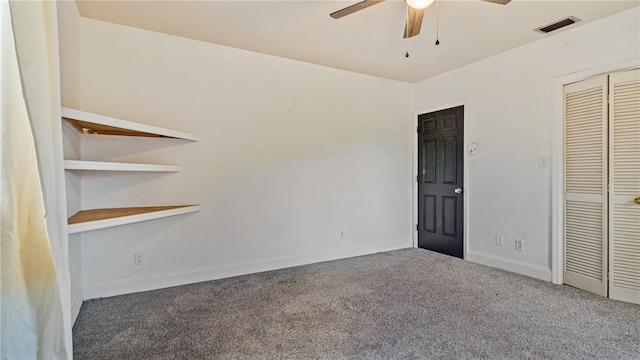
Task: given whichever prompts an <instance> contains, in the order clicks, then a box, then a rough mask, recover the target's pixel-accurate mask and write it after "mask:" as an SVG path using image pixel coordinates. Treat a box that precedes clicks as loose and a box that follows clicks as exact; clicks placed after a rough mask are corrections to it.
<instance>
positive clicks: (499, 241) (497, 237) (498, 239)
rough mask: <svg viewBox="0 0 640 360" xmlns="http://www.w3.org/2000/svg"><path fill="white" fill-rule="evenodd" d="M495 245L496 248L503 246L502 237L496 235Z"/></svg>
mask: <svg viewBox="0 0 640 360" xmlns="http://www.w3.org/2000/svg"><path fill="white" fill-rule="evenodd" d="M496 245H498V246H502V245H504V236H502V235H496Z"/></svg>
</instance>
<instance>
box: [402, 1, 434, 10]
mask: <svg viewBox="0 0 640 360" xmlns="http://www.w3.org/2000/svg"><path fill="white" fill-rule="evenodd" d="M404 1H405V2H406V3H407V5H409V6H411V7H412V8H414V9H424V8H426V7H427V6H429V5H431V4H432V3H433V2H434V1H435V0H404Z"/></svg>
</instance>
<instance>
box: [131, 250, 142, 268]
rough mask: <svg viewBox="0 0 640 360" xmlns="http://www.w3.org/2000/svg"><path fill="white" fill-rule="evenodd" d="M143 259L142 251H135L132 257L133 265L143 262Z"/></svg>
mask: <svg viewBox="0 0 640 360" xmlns="http://www.w3.org/2000/svg"><path fill="white" fill-rule="evenodd" d="M143 260H144V258H143V257H142V253H141V252H137V253H135V256H134V258H133V265H142V264H143Z"/></svg>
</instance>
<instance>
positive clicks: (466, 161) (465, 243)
mask: <svg viewBox="0 0 640 360" xmlns="http://www.w3.org/2000/svg"><path fill="white" fill-rule="evenodd" d="M458 106H464V136H463V137H464V144H463V146H464V149H463V152H464V155H463V161H464V164H463V172H464V178H463V181H462V189H463V190H464V191H463V192H462V202H463V203H462V206H463V207H464V214H463V216H464V229H463V240H462V241H463V244H462V246H463V251H462V257H463V259H465V260H466V259H467V253H468V252H469V190H470V186H469V159H468V155H467V147H468V146H469V139H470V136H469V115H468V114H469V100H468V99H463V100H458V101H454V102H451V103H447V104H443V105H439V106H435V107H432V108H427V109H422V110H418V111H416V112H414V113H413V119H414V121H413V124H414V127H413V131H414V133H413V150H412V155H413V169H412V171H413V176H412V177H411V180H412V182H413V186H412V188H413V192H412V196H411V201H412V203H413V209H412V213H413V225H412V226H413V247H418V230H417V229H416V224H417V223H418V182H417V181H416V179H417V176H418V133H417V131H416V129H417V127H418V125H419V124H418V116H420V115H422V114H428V113H432V112H436V111H440V110H446V109H451V108H455V107H458Z"/></svg>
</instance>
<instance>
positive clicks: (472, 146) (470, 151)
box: [467, 143, 478, 156]
mask: <svg viewBox="0 0 640 360" xmlns="http://www.w3.org/2000/svg"><path fill="white" fill-rule="evenodd" d="M467 154H469V155H471V156H473V155H477V154H478V144H476V143H473V144H469V148H468V149H467Z"/></svg>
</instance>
